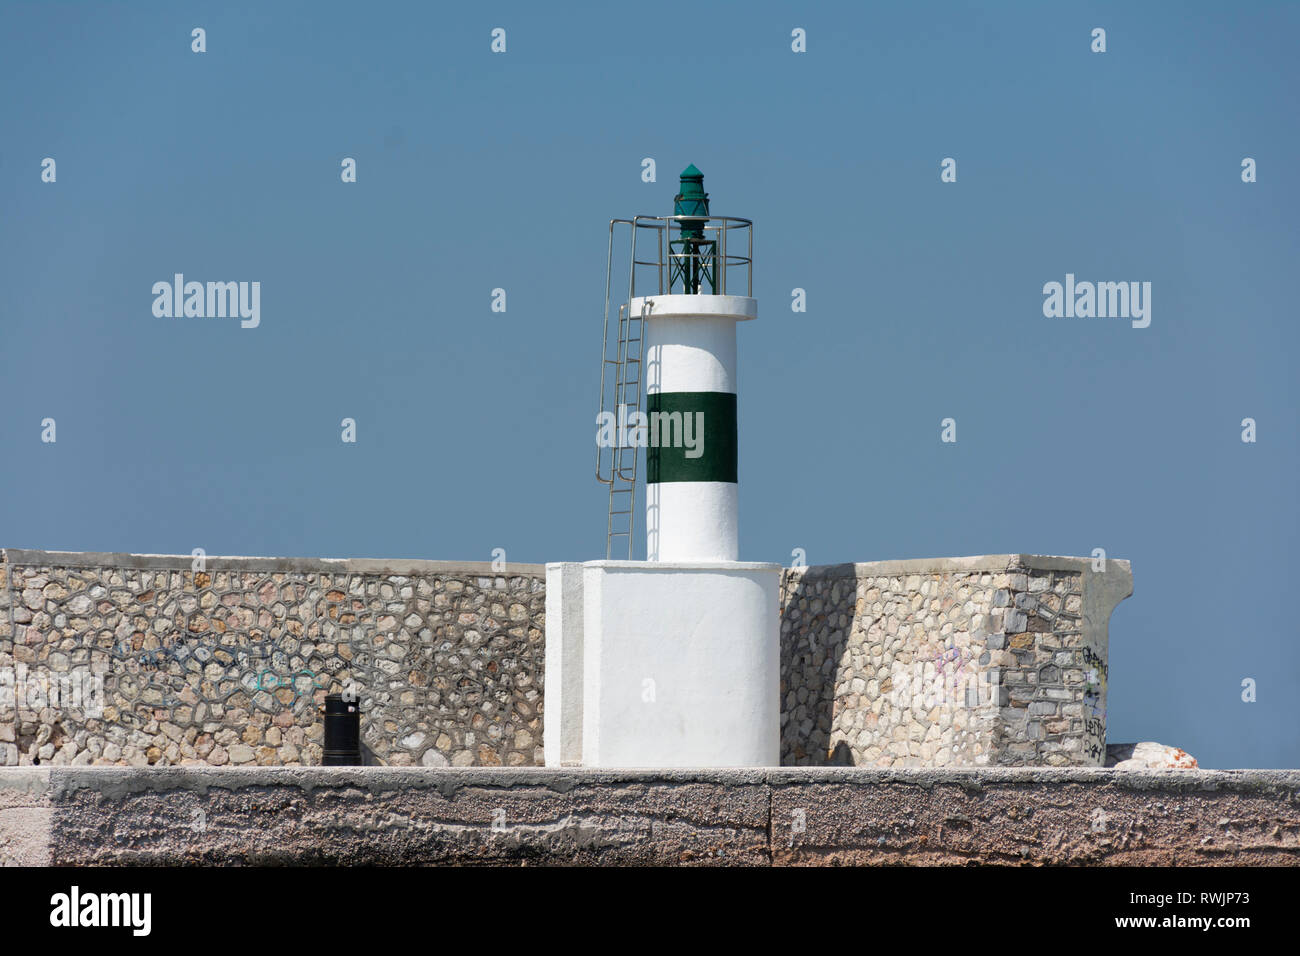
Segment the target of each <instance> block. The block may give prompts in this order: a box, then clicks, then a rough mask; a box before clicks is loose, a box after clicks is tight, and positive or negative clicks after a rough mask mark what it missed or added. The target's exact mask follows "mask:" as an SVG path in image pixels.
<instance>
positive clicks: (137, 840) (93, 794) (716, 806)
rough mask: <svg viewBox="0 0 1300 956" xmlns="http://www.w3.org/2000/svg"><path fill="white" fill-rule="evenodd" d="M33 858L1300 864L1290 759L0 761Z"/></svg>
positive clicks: (11, 844) (10, 852)
mask: <svg viewBox="0 0 1300 956" xmlns="http://www.w3.org/2000/svg"><path fill="white" fill-rule="evenodd" d="M0 859H3V860H6V861H9V862H25V863H29V864H39V863H46V862H48V863H53V864H69V865H81V864H203V865H212V864H218V865H221V864H295V865H297V864H345V865H346V864H400V865H411V864H453V865H455V864H471V865H472V864H523V865H529V864H559V865H564V864H603V865H610V864H621V865H627V864H653V865H667V864H691V865H700V864H706V865H708V864H711V865H728V864H729V865H760V866H762V865H773V864H774V865H838V864H850V865H854V864H926V865H954V864H958V865H960V864H970V863H1028V864H1138V865H1153V864H1177V865H1242V864H1273V865H1292V866H1294V865H1300V771H1297V770H1271V771H1270V770H1258V771H1255V770H1228V771H1224V770H1161V771H1135V772H1124V771H1115V770H1104V769H1092V768H1062V769H1051V770H1048V769H1020V768H1001V769H965V770H873V769H862V768H851V767H819V768H786V769H758V770H725V771H716V770H680V771H646V770H628V771H619V770H578V769H573V770H569V769H561V770H551V769H541V768H516V769H499V768H466V769H422V768H407V767H401V768H396V767H366V768H337V767H329V768H325V767H265V768H231V767H221V768H214V767H211V768H210V767H172V768H152V769H138V770H137V769H133V768H120V767H89V768H58V767H56V768H40V769H39V770H29V769H25V768H3V769H0Z"/></svg>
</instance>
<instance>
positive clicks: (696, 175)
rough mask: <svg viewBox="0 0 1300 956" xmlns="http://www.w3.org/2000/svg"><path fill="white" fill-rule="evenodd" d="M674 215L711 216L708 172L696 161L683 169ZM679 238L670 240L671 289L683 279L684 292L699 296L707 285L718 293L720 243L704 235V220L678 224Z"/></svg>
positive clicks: (674, 202)
mask: <svg viewBox="0 0 1300 956" xmlns="http://www.w3.org/2000/svg"><path fill="white" fill-rule="evenodd" d="M673 215H674V216H701V217H707V216H708V215H709V194H708V193H706V192H705V191H704V174H703V173H702V172H700V171H699V170H698V169H697V168H696V167H695V164H694V163H691V165H689V166H687V167H686V168H685V169H683V170H682V175H681V179H680V182H679V185H678V187H677V195H676V196H674V197H673ZM678 229H679V238H677V239H672V240H670V241H669V243H668V247H669V252H670V254H671V260H672V265H671V268H670V269H669V271H668V286H669V289H670V290H671V289H672V288H673V287H674V286H675V285H676V284H677V283H679V282H680V284H681V289H682V291H683V292H685V293H687V294H689V295H698V294H699V293H700V292H702V291H703V288H702V287H703V286H706V285H707V287H708V292H709V293H710V294H716V293H717V285H718V283H717V243H715V242H714V241H713V240H712V239H706V238H704V223H703V222H689V221H688V222H682V223H679V224H678Z"/></svg>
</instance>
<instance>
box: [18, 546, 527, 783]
mask: <svg viewBox="0 0 1300 956" xmlns="http://www.w3.org/2000/svg"><path fill="white" fill-rule="evenodd" d="M0 558H2V560H0V765H14V764H18V765H32V764H38V763H41V764H53V765H56V766H58V765H65V764H73V765H79V764H129V765H135V766H144V765H146V764H156V765H169V764H200V763H206V764H213V765H217V766H220V765H224V764H227V763H229V764H263V765H268V764H297V763H305V764H318V763H319V762H320V758H321V737H322V733H323V727H322V723H321V720H320V718H319V715H318V708H319V706H320V705H321V703H322V702H323V700H324V696H325V694H326V693H337V692H339V691H340V690H342V689H344V688H345V687H346V686H347V685H348V684H349V682H355V684H356V685H357V686H358V687H360V688H361V689H362V694H361V701H362V712H363V716H362V741H363V743H364V744H365V745H366V747H368V748H369V751H370V754H369V756H370V758H371V759H373V760H375V761H377V762H383V763H387V764H391V765H403V764H423V765H425V766H442V765H447V764H452V765H455V766H469V765H526V764H534V763H540V762H541V760H542V756H541V755H542V749H541V748H542V740H541V705H542V677H543V675H542V669H543V657H544V647H543V634H544V627H545V624H544V610H545V594H544V581H543V572H542V568H541V567H540V566H538V565H514V566H510V567H509V568H508V569H506V570H504V571H501V572H497V571H495V570H493V568H492V567H491V566H490V565H488V564H475V563H452V562H432V561H392V562H390V561H366V560H348V561H329V560H314V559H265V558H217V557H210V558H206V559H205V560H204V562H203V564H202V566H201V567H199V566H198V565H196V564H195V562H194V561H193V559H191V558H178V557H162V556H149V555H125V554H81V553H77V554H73V553H57V552H27V551H16V550H7V551H4V552H0ZM196 568H199V569H197V570H196Z"/></svg>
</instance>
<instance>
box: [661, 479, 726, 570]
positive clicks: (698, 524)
mask: <svg viewBox="0 0 1300 956" xmlns="http://www.w3.org/2000/svg"><path fill="white" fill-rule="evenodd" d="M738 498H739V491H738V486H737V485H736V484H735V483H734V482H730V481H668V482H663V483H654V484H651V483H649V482H647V483H646V509H645V517H646V559H647V560H649V561H735V560H736V559H737V558H738V557H739V556H740V531H739V527H738V524H737V522H738V517H739V514H740V508H739V504H738Z"/></svg>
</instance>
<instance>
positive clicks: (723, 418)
mask: <svg viewBox="0 0 1300 956" xmlns="http://www.w3.org/2000/svg"><path fill="white" fill-rule="evenodd" d="M646 399H647V402H646V404H647V409H648V412H649V429H648V433H647V435H646V440H647V441H648V442H649V445H648V447H647V448H646V481H648V482H650V483H651V484H656V483H663V482H668V481H730V482H735V481H736V470H737V469H736V461H737V454H736V396H735V395H734V394H732V393H730V392H656V393H655V394H653V395H648V396H646Z"/></svg>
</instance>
